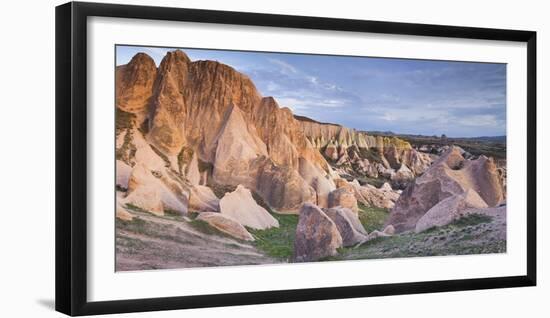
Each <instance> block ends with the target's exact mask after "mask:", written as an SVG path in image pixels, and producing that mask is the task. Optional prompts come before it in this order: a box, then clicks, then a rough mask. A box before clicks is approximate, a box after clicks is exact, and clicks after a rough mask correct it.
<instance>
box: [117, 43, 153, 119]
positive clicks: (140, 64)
mask: <svg viewBox="0 0 550 318" xmlns="http://www.w3.org/2000/svg"><path fill="white" fill-rule="evenodd" d="M156 75H157V66H156V64H155V61H154V60H153V59H152V58H151V57H150V56H149V55H147V54H145V53H138V54H136V55H134V57H133V58H132V59H131V60H130V62H128V64H125V65H121V66H119V67H117V69H116V82H117V85H116V103H117V106H118V107H119V108H120V109H122V110H124V111H127V112H133V113H136V112H137V113H139V112H143V111H146V108H147V105H148V102H149V97H150V96H151V94H152V93H153V84H154V81H155V78H156Z"/></svg>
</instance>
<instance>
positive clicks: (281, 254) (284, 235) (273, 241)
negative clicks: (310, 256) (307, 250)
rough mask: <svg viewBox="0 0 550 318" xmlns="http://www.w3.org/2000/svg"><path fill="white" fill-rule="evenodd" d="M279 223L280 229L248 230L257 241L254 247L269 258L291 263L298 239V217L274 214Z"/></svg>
mask: <svg viewBox="0 0 550 318" xmlns="http://www.w3.org/2000/svg"><path fill="white" fill-rule="evenodd" d="M272 215H273V217H274V218H276V219H277V221H279V227H278V228H275V227H272V228H270V229H267V230H254V229H250V228H248V229H247V230H248V231H249V232H250V233H251V234H252V235H253V236H254V238H255V239H256V240H255V241H254V245H255V246H256V247H257V248H258V249H259V250H260V251H262V252H264V253H266V254H267V255H268V256H272V257H275V258H279V259H281V260H284V261H290V259H291V258H292V253H293V252H294V239H295V237H296V226H297V225H298V215H295V214H277V213H273V214H272Z"/></svg>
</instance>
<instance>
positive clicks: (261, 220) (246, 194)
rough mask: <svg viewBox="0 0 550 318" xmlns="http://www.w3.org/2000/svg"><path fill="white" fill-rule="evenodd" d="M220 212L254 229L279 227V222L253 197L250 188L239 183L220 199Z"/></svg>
mask: <svg viewBox="0 0 550 318" xmlns="http://www.w3.org/2000/svg"><path fill="white" fill-rule="evenodd" d="M220 212H221V214H223V215H225V216H229V217H231V218H232V219H234V220H235V221H237V222H238V223H240V224H242V225H244V226H248V227H250V228H253V229H258V230H264V229H268V228H270V227H279V222H278V221H277V219H275V218H274V217H273V216H272V215H271V214H269V212H267V211H266V209H264V208H262V207H261V206H259V205H258V204H257V203H256V201H254V199H253V198H252V194H251V193H250V190H249V189H246V188H245V187H243V186H241V185H239V186H237V189H236V190H235V191H233V192H231V193H226V194H225V196H224V197H223V198H222V199H221V200H220Z"/></svg>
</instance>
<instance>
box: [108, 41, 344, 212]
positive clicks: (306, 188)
mask: <svg viewBox="0 0 550 318" xmlns="http://www.w3.org/2000/svg"><path fill="white" fill-rule="evenodd" d="M116 73H117V74H116V81H117V82H116V86H117V89H116V101H117V109H118V113H117V158H119V159H120V160H121V161H122V162H124V163H125V164H126V165H128V166H130V167H132V168H134V167H135V165H136V164H137V163H140V164H144V165H145V166H146V167H147V169H150V170H154V171H159V172H160V173H162V174H163V175H166V176H168V177H170V178H172V179H173V181H174V182H175V183H179V184H180V186H181V187H182V188H187V187H188V186H189V185H198V184H200V185H203V186H207V185H208V184H209V183H214V184H218V185H222V186H225V185H229V186H237V185H239V184H242V185H244V186H246V187H247V188H249V189H253V190H254V191H255V192H257V193H258V194H259V195H260V196H262V198H263V199H264V201H266V202H267V203H268V204H269V205H270V206H272V207H273V208H276V209H278V210H281V211H288V212H295V213H296V212H297V211H298V208H299V207H300V205H301V204H302V203H303V202H313V203H316V204H319V205H321V206H326V204H327V201H328V193H329V192H330V191H331V190H332V188H333V187H332V186H331V184H330V181H328V180H329V179H330V175H331V174H332V173H333V172H332V171H331V168H330V166H329V165H328V163H327V162H326V160H325V159H324V158H323V156H322V154H321V153H319V151H318V150H317V149H316V148H314V147H313V145H312V144H311V143H310V141H309V140H308V139H307V138H306V137H305V135H304V132H303V130H302V128H301V126H300V124H299V122H298V121H297V120H296V119H295V118H294V116H293V114H292V112H291V111H290V110H289V109H288V108H281V107H279V105H278V104H277V102H276V101H275V100H274V99H273V98H271V97H262V96H261V95H260V94H259V92H258V91H257V90H256V88H255V86H254V84H253V83H252V81H251V80H250V79H249V78H248V77H247V76H246V75H244V74H242V73H239V72H237V71H236V70H234V69H233V68H231V67H229V66H227V65H224V64H221V63H218V62H214V61H196V62H192V61H190V59H189V58H188V57H187V55H185V53H183V52H182V51H180V50H176V51H173V52H169V53H167V55H166V56H165V57H164V59H163V60H162V62H161V64H160V66H159V67H158V69H157V68H156V67H155V65H154V62H153V61H152V59H151V58H150V57H148V56H147V55H146V54H143V53H140V54H138V55H136V56H135V57H134V58H133V59H132V60H131V61H130V62H129V63H128V64H127V65H123V66H119V67H117V70H116ZM165 170H167V171H165ZM121 171H122V170H121ZM172 174H175V176H172ZM150 207H153V205H150ZM156 208H157V209H158V206H157V207H156Z"/></svg>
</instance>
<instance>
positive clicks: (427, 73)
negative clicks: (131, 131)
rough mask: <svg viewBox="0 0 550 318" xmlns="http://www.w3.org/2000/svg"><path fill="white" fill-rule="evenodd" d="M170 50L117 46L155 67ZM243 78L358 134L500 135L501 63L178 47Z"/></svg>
mask: <svg viewBox="0 0 550 318" xmlns="http://www.w3.org/2000/svg"><path fill="white" fill-rule="evenodd" d="M171 50H174V48H157V47H129V46H117V56H116V63H117V65H122V64H126V63H128V61H129V60H130V59H131V58H132V56H134V55H135V54H136V53H138V52H144V53H147V54H148V55H150V56H151V57H152V58H153V59H154V60H155V62H156V63H157V66H158V65H159V64H160V61H161V60H162V57H163V56H164V55H165V54H166V52H167V51H171ZM182 50H183V51H184V52H185V53H187V55H188V56H189V57H190V58H191V60H193V61H195V60H216V61H219V62H222V63H225V64H228V65H230V66H232V67H234V68H235V69H237V70H238V71H240V72H243V73H245V74H247V75H248V76H249V77H250V78H251V79H252V81H253V82H254V83H255V84H256V87H257V88H258V90H259V91H260V92H261V94H262V95H263V96H273V97H275V99H276V100H277V101H278V103H279V105H281V106H286V107H289V108H290V109H292V110H293V112H294V113H295V114H298V115H304V116H308V117H310V118H313V119H315V120H318V121H322V122H332V123H338V124H341V125H344V126H347V127H353V128H356V129H359V130H383V131H387V130H391V131H393V132H396V133H409V134H423V135H441V134H446V135H447V136H452V137H473V136H496V135H506V65H505V64H493V63H471V62H449V61H425V60H408V59H389V58H369V57H347V56H325V55H308V54H284V53H262V52H243V51H222V50H198V49H182Z"/></svg>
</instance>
